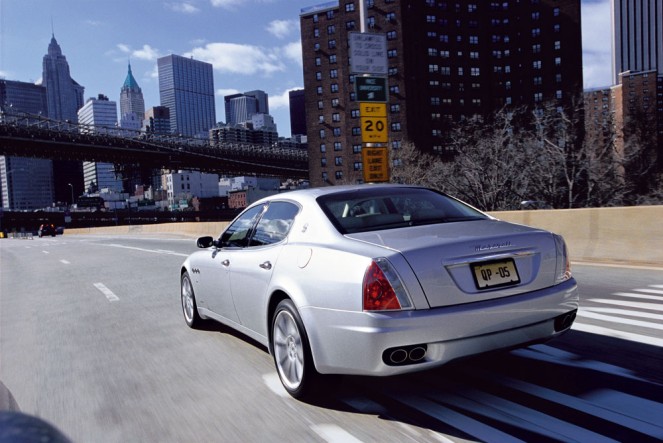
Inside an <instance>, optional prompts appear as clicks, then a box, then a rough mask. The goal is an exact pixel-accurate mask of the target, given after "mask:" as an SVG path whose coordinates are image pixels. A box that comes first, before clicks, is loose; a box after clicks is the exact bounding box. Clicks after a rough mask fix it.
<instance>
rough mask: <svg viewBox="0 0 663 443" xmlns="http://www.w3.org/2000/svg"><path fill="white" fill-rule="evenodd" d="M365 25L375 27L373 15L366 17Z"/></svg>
mask: <svg viewBox="0 0 663 443" xmlns="http://www.w3.org/2000/svg"><path fill="white" fill-rule="evenodd" d="M366 26H368V27H369V28H371V29H372V28H375V17H373V16H371V17H368V21H367V22H366Z"/></svg>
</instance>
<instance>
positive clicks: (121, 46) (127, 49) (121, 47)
mask: <svg viewBox="0 0 663 443" xmlns="http://www.w3.org/2000/svg"><path fill="white" fill-rule="evenodd" d="M117 49H119V50H120V51H121V52H124V53H125V54H128V53H130V52H131V47H130V46H129V45H125V44H124V43H118V44H117Z"/></svg>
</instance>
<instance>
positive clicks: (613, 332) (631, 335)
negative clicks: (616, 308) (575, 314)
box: [571, 321, 663, 348]
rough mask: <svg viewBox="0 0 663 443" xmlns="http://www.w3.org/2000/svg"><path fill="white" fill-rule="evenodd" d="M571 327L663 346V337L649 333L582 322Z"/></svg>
mask: <svg viewBox="0 0 663 443" xmlns="http://www.w3.org/2000/svg"><path fill="white" fill-rule="evenodd" d="M571 329H573V330H575V331H581V332H589V333H590V334H598V335H606V336H608V337H613V338H619V339H622V340H628V341H635V342H638V343H643V344H646V345H652V346H658V347H660V348H663V338H656V337H649V336H647V335H641V334H634V333H632V332H624V331H618V330H616V329H610V328H604V327H601V326H595V325H588V324H585V323H582V322H578V321H576V322H574V323H573V326H572V327H571Z"/></svg>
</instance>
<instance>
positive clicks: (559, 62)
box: [555, 57, 562, 66]
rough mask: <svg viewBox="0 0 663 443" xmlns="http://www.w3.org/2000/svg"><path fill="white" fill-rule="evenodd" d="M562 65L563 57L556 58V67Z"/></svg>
mask: <svg viewBox="0 0 663 443" xmlns="http://www.w3.org/2000/svg"><path fill="white" fill-rule="evenodd" d="M561 65H562V57H555V66H561Z"/></svg>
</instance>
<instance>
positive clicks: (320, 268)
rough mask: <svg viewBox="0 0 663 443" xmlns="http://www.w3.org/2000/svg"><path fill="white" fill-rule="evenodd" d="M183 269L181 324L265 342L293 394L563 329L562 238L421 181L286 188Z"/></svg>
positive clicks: (565, 277)
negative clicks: (333, 378)
mask: <svg viewBox="0 0 663 443" xmlns="http://www.w3.org/2000/svg"><path fill="white" fill-rule="evenodd" d="M197 244H198V247H200V248H203V249H204V250H203V251H198V252H194V253H193V254H191V255H190V256H189V257H188V258H187V259H186V260H185V261H184V263H183V265H182V267H181V270H180V282H181V287H180V289H181V292H180V294H181V302H182V309H183V312H184V319H185V321H186V323H187V324H188V325H189V326H190V327H194V328H195V327H198V326H200V325H201V322H203V321H204V319H214V320H216V321H219V322H221V323H223V324H225V325H228V326H230V327H231V328H234V329H236V330H238V331H240V332H242V333H244V334H246V335H247V336H249V337H251V338H253V339H255V340H257V341H258V342H260V343H262V344H263V345H265V346H266V347H267V348H268V349H269V352H270V353H271V354H272V356H273V358H274V362H275V366H276V370H277V372H278V375H279V377H280V379H281V382H282V383H283V386H284V387H285V389H286V390H287V391H288V392H289V393H290V394H291V395H292V396H293V397H296V398H301V397H305V396H307V395H308V394H310V393H311V392H313V391H314V390H315V389H314V388H315V387H316V386H319V385H320V384H321V383H320V379H321V378H323V377H324V376H323V375H322V374H357V375H375V376H386V375H393V374H400V373H406V372H412V371H418V370H424V369H428V368H433V367H435V366H439V365H442V364H444V363H446V362H449V361H451V360H454V359H457V358H460V357H465V356H470V355H475V354H479V353H483V352H487V351H493V350H500V349H509V348H513V347H521V346H527V345H529V344H532V343H539V342H544V341H547V340H549V339H551V338H554V337H556V336H558V335H560V334H562V333H564V332H565V331H567V330H569V328H570V327H571V325H572V323H573V321H574V319H575V315H576V311H577V308H578V291H577V285H576V282H575V280H574V279H573V277H572V275H571V271H570V267H569V257H568V254H567V249H566V244H565V242H564V240H563V239H562V237H560V236H559V235H556V234H553V233H550V232H547V231H544V230H540V229H534V228H529V227H525V226H520V225H515V224H511V223H506V222H503V221H500V220H497V219H495V218H493V217H491V216H489V215H487V214H484V213H482V212H480V211H479V210H477V209H474V208H472V207H471V206H469V205H467V204H465V203H462V202H461V201H459V200H456V199H454V198H452V197H450V196H448V195H446V194H443V193H440V192H437V191H434V190H431V189H426V188H422V187H412V186H401V185H357V186H345V187H340V186H339V187H333V186H332V187H327V188H319V189H308V190H301V191H293V192H289V193H284V194H279V195H275V196H272V197H268V198H265V199H263V200H261V201H259V202H257V203H255V204H253V205H251V206H250V207H248V208H247V209H246V210H245V211H243V212H242V213H241V214H240V215H239V216H238V217H237V218H236V219H235V220H234V221H233V222H232V223H230V224H229V225H228V227H227V228H226V229H225V230H224V231H223V232H222V233H221V235H220V237H219V238H217V239H214V238H213V237H201V238H199V239H198V242H197Z"/></svg>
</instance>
